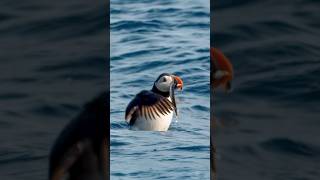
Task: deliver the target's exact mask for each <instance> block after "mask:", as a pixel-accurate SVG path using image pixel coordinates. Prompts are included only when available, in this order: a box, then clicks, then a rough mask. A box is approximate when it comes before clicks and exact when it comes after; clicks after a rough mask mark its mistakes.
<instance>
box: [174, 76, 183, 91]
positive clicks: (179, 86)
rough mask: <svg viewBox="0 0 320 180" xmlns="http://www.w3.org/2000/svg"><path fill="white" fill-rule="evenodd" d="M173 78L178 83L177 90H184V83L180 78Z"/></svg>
mask: <svg viewBox="0 0 320 180" xmlns="http://www.w3.org/2000/svg"><path fill="white" fill-rule="evenodd" d="M173 78H174V79H175V80H176V81H177V88H178V89H180V90H182V87H183V81H182V79H181V78H180V77H179V76H173Z"/></svg>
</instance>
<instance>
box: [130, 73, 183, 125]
mask: <svg viewBox="0 0 320 180" xmlns="http://www.w3.org/2000/svg"><path fill="white" fill-rule="evenodd" d="M182 87H183V81H182V79H181V78H180V77H179V76H176V75H173V74H169V73H162V74H160V75H159V76H158V78H157V79H156V80H155V82H154V84H153V87H152V89H151V90H142V91H141V92H139V93H138V94H136V96H135V97H134V98H133V99H132V100H131V102H130V103H129V104H128V106H127V108H126V111H125V121H126V122H127V124H128V125H129V127H130V129H131V130H142V131H167V130H168V129H169V127H170V124H171V121H172V118H173V114H174V113H175V114H176V116H178V111H177V105H176V99H175V95H174V91H175V90H176V89H178V90H182Z"/></svg>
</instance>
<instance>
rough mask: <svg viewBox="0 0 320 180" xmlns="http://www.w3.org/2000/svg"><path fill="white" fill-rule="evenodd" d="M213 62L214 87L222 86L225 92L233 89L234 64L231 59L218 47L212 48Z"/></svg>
mask: <svg viewBox="0 0 320 180" xmlns="http://www.w3.org/2000/svg"><path fill="white" fill-rule="evenodd" d="M210 53H211V63H212V66H213V68H212V72H211V73H212V82H211V84H212V85H213V88H214V89H217V88H218V87H222V89H224V91H225V92H229V91H230V90H231V89H232V86H231V84H232V79H233V66H232V64H231V62H230V60H229V59H228V58H227V57H226V56H225V55H224V54H223V53H222V52H221V51H220V50H219V49H217V48H213V47H212V48H210Z"/></svg>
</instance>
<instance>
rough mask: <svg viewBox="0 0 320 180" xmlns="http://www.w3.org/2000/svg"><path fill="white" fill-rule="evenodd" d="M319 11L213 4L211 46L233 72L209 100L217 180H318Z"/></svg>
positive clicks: (284, 4)
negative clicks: (229, 88)
mask: <svg viewBox="0 0 320 180" xmlns="http://www.w3.org/2000/svg"><path fill="white" fill-rule="evenodd" d="M319 7H320V4H319V1H312V0H292V1H291V0H290V1H276V0H267V1H257V0H250V1H249V0H248V1H237V3H235V1H232V0H215V8H214V11H213V15H214V19H215V22H214V28H215V30H214V32H213V34H211V35H212V36H211V37H212V40H213V44H214V46H216V47H218V48H220V49H222V50H223V51H224V53H225V54H226V55H227V56H228V57H229V58H230V59H231V60H232V62H233V64H234V69H235V80H234V84H233V85H234V86H233V87H234V90H233V92H232V93H230V94H228V95H224V94H223V93H219V94H217V96H216V114H217V119H218V122H219V123H218V127H217V131H216V133H217V135H216V142H217V151H218V154H217V155H218V156H217V158H218V161H217V173H218V178H219V179H220V180H234V179H247V180H249V179H250V180H251V179H252V180H256V179H260V180H263V179H273V180H278V179H279V180H286V179H290V180H291V179H299V180H302V179H305V180H311V179H312V180H318V179H320V171H319V167H320V166H319V160H320V158H319V154H320V139H319V138H318V137H319V129H320V121H319V120H320V114H319V112H320V106H319V98H320V93H319V92H320V81H319V77H320V59H319V57H320V45H319V42H320V21H319V20H320V14H319Z"/></svg>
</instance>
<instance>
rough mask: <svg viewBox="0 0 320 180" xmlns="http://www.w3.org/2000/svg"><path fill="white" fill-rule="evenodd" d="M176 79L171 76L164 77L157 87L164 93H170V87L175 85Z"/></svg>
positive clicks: (157, 83)
mask: <svg viewBox="0 0 320 180" xmlns="http://www.w3.org/2000/svg"><path fill="white" fill-rule="evenodd" d="M173 82H174V79H173V78H172V77H171V76H162V77H161V78H160V79H159V80H158V81H157V82H156V83H155V85H156V87H157V88H158V89H159V90H160V91H162V92H169V91H170V86H171V84H173Z"/></svg>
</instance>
